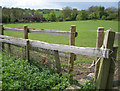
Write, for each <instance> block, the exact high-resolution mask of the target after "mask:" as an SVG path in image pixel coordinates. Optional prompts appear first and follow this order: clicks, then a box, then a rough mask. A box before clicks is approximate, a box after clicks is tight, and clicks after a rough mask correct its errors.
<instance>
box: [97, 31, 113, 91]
mask: <svg viewBox="0 0 120 91" xmlns="http://www.w3.org/2000/svg"><path fill="white" fill-rule="evenodd" d="M114 38H115V32H114V31H112V30H111V29H110V30H107V31H106V33H105V38H104V42H103V47H104V48H107V49H111V50H113V44H114ZM111 61H112V60H111V55H110V58H101V60H100V68H99V73H98V77H97V80H96V87H97V89H107V87H106V86H107V84H108V83H107V82H108V75H109V70H110V64H111Z"/></svg>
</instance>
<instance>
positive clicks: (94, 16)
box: [88, 12, 98, 19]
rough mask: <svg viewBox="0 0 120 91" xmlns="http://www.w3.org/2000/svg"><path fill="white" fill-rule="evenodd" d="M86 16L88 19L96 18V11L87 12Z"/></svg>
mask: <svg viewBox="0 0 120 91" xmlns="http://www.w3.org/2000/svg"><path fill="white" fill-rule="evenodd" d="M88 18H89V19H97V18H98V17H97V13H96V12H93V13H91V14H89V15H88Z"/></svg>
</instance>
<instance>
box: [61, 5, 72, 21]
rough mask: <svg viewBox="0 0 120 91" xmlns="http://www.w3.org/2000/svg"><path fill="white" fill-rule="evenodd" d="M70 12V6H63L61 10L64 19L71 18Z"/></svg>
mask: <svg viewBox="0 0 120 91" xmlns="http://www.w3.org/2000/svg"><path fill="white" fill-rule="evenodd" d="M71 12H72V9H71V7H68V6H67V7H64V8H63V10H62V14H63V18H64V19H71Z"/></svg>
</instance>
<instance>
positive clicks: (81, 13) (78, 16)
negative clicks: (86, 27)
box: [76, 10, 88, 20]
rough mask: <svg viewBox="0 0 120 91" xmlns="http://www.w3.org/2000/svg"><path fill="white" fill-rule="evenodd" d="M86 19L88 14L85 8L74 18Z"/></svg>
mask: <svg viewBox="0 0 120 91" xmlns="http://www.w3.org/2000/svg"><path fill="white" fill-rule="evenodd" d="M87 19H88V14H87V12H86V11H85V10H81V11H80V12H79V14H78V15H77V18H76V20H87Z"/></svg>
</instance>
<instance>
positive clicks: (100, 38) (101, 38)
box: [94, 27, 104, 82]
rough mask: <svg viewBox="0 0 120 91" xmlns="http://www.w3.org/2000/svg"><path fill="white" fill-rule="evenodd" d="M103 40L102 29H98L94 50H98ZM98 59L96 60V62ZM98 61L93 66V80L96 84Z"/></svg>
mask: <svg viewBox="0 0 120 91" xmlns="http://www.w3.org/2000/svg"><path fill="white" fill-rule="evenodd" d="M103 40H104V27H98V29H97V41H96V48H100V47H102V45H103ZM98 59H99V58H97V60H98ZM99 66H100V61H98V63H97V64H96V65H95V78H94V81H95V82H96V79H97V76H98V71H99Z"/></svg>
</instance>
